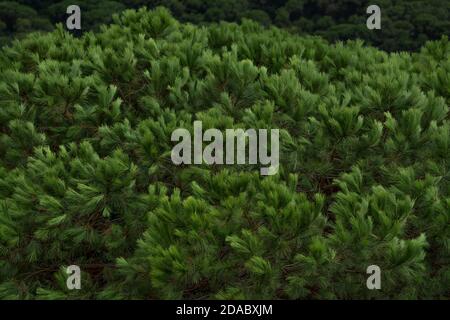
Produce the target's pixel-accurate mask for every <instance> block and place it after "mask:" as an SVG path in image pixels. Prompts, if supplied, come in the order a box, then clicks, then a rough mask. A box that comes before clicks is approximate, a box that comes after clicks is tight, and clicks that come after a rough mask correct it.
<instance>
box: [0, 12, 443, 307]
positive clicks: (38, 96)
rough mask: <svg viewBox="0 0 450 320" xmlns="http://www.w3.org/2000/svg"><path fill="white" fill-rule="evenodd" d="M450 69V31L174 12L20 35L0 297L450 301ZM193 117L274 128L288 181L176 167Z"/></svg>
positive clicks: (5, 85)
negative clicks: (371, 36) (386, 37)
mask: <svg viewBox="0 0 450 320" xmlns="http://www.w3.org/2000/svg"><path fill="white" fill-rule="evenodd" d="M449 74H450V43H449V42H448V39H447V38H442V39H441V40H440V41H436V42H429V43H427V44H426V45H425V46H424V47H423V48H422V49H421V51H420V53H416V54H406V53H402V54H388V53H385V52H383V51H379V50H377V49H374V48H367V47H364V46H362V44H361V43H360V42H357V41H356V42H348V43H345V44H343V43H338V44H336V45H330V44H328V43H326V42H325V41H324V40H322V39H320V38H315V37H303V38H302V37H298V36H294V35H291V34H289V33H287V32H285V31H281V30H279V29H276V28H270V29H264V28H263V27H261V26H260V25H259V24H257V23H254V22H250V21H244V22H243V24H241V25H237V24H233V23H221V24H218V25H211V26H209V27H197V26H193V25H189V24H181V23H179V22H177V21H176V20H175V19H174V18H172V16H171V15H170V14H169V13H168V12H167V11H166V10H165V9H158V10H157V11H153V12H149V11H147V10H145V9H142V10H139V11H131V10H130V11H126V12H125V13H124V14H122V15H121V16H120V17H117V16H116V17H115V23H114V24H112V25H111V26H109V27H104V28H102V30H101V31H100V32H98V33H87V34H85V35H84V36H83V37H81V38H74V37H72V36H71V35H69V34H68V33H67V32H65V31H63V29H62V28H58V29H57V30H55V31H54V32H53V33H49V34H43V35H38V34H32V35H30V36H29V37H27V38H26V39H24V40H22V41H19V42H15V43H14V45H13V46H12V47H9V48H5V49H4V50H3V51H1V53H0V297H1V298H22V299H34V298H40V299H42V298H44V299H47V298H48V299H55V298H75V299H88V298H89V299H93V298H107V299H121V298H122V299H130V298H133V299H135V298H137V299H155V298H156V299H167V298H188V299H193V298H203V299H206V298H219V299H240V298H251V299H253V298H257V299H265V298H275V299H297V298H300V299H319V298H330V299H334V298H341V299H342V298H445V297H448V296H449V294H450V292H449V286H448V284H449V283H450V269H449V259H450V223H449V222H450V122H449V117H448V114H449V110H448V104H449V101H450V77H449ZM194 120H202V121H203V126H204V128H205V129H206V128H219V129H225V128H267V129H270V128H279V129H280V130H281V136H280V143H281V150H280V160H281V167H280V171H279V173H278V174H277V175H274V176H269V177H263V176H260V174H259V170H258V168H255V167H254V166H231V165H224V166H207V165H199V166H193V165H192V166H176V165H174V164H172V162H171V159H170V152H171V149H172V147H173V143H172V142H171V141H170V136H171V133H172V131H173V130H175V129H176V128H179V127H186V128H192V124H193V121H194ZM72 264H75V265H79V266H80V267H81V269H82V271H83V273H82V279H83V282H82V289H81V290H73V291H69V290H68V289H67V288H66V282H65V281H66V277H67V275H66V273H65V266H68V265H72ZM373 264H375V265H378V266H380V268H381V270H382V289H381V290H373V291H371V290H368V289H367V288H366V278H367V274H366V268H367V267H368V266H369V265H373Z"/></svg>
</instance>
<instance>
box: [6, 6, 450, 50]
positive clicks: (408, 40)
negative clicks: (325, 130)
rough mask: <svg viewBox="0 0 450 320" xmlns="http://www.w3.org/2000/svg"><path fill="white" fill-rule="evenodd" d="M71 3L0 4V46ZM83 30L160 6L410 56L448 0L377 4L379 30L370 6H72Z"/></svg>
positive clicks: (445, 25)
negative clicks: (370, 23) (371, 24)
mask: <svg viewBox="0 0 450 320" xmlns="http://www.w3.org/2000/svg"><path fill="white" fill-rule="evenodd" d="M71 4H74V1H71V0H64V1H47V0H40V1H34V0H33V1H32V0H19V1H0V44H5V43H7V42H9V41H10V40H11V39H12V38H13V37H21V36H23V35H24V34H26V33H28V32H30V31H36V30H43V31H47V30H50V29H52V25H54V24H55V23H57V22H64V21H65V19H66V14H65V12H66V8H67V7H68V6H69V5H71ZM76 4H78V5H79V6H80V7H81V9H82V25H83V29H84V30H92V29H95V28H97V27H98V26H99V25H101V24H103V23H107V22H109V21H110V19H111V15H112V14H113V13H117V12H120V11H122V10H124V9H125V8H137V7H141V6H147V7H149V8H154V7H156V6H161V5H162V6H165V7H167V8H169V9H170V10H171V11H172V13H173V15H174V16H175V17H176V18H177V19H178V20H180V21H185V22H193V23H197V24H199V23H208V22H215V21H221V20H225V21H240V20H241V19H242V18H250V19H253V20H255V21H258V22H260V23H262V24H264V25H270V24H274V25H276V26H279V27H284V28H287V29H289V30H291V31H293V32H295V33H300V34H316V35H320V36H322V37H324V38H326V39H328V40H330V41H336V40H346V39H355V38H360V39H363V40H365V41H366V42H367V43H369V44H371V45H374V46H377V47H379V48H381V49H384V50H387V51H399V50H406V51H414V50H417V49H418V48H420V46H421V45H423V44H424V43H425V41H427V40H436V39H439V38H440V37H441V35H444V34H447V35H448V34H449V30H450V17H449V12H450V1H449V0H395V1H393V0H378V1H377V2H376V4H377V5H378V6H380V8H381V12H382V29H381V30H379V31H376V30H368V29H367V28H366V19H367V16H368V15H367V14H366V8H367V7H368V5H370V4H373V3H372V2H371V1H366V0H362V1H359V0H358V1H357V0H183V1H181V0H123V1H92V0H80V1H76Z"/></svg>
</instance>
